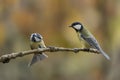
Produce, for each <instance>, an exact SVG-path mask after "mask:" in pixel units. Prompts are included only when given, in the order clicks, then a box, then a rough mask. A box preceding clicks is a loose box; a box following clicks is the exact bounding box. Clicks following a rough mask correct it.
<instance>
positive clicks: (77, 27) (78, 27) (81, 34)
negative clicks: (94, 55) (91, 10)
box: [69, 22, 110, 60]
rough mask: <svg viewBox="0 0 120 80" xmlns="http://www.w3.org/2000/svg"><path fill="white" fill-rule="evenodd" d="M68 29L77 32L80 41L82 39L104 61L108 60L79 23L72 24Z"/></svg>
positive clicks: (95, 41)
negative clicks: (95, 50)
mask: <svg viewBox="0 0 120 80" xmlns="http://www.w3.org/2000/svg"><path fill="white" fill-rule="evenodd" d="M69 27H72V28H73V29H74V30H75V31H76V32H77V34H78V37H79V39H80V40H81V39H83V40H84V41H85V42H87V43H88V44H89V45H90V46H91V47H93V48H95V49H97V50H98V51H99V52H100V53H101V54H102V55H103V56H104V57H105V58H106V59H108V60H110V57H109V56H108V55H107V54H106V53H105V52H104V51H103V50H102V48H101V47H100V45H99V43H98V42H97V40H96V39H95V37H94V36H93V35H92V34H91V33H90V32H89V31H88V30H87V29H86V28H85V27H84V26H83V25H82V24H81V23H80V22H74V23H72V24H71V25H70V26H69Z"/></svg>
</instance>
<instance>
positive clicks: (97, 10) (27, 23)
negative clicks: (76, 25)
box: [0, 0, 120, 80]
mask: <svg viewBox="0 0 120 80" xmlns="http://www.w3.org/2000/svg"><path fill="white" fill-rule="evenodd" d="M75 21H80V22H81V23H83V25H84V26H86V27H87V28H88V29H89V30H90V31H91V32H92V33H93V34H94V36H95V37H96V38H97V40H98V41H99V43H100V45H101V46H102V48H103V50H104V51H105V52H106V53H108V55H110V57H111V60H110V61H107V60H106V59H105V58H104V57H103V56H102V55H96V54H88V53H82V52H81V53H79V54H73V53H63V52H59V53H60V54H59V53H46V54H47V55H48V56H49V57H48V58H47V59H46V60H44V61H42V62H38V63H36V64H35V65H34V66H32V67H31V68H28V67H27V64H28V63H29V61H30V60H31V58H32V55H28V56H24V57H21V58H17V59H15V60H12V61H10V62H9V63H8V64H2V63H0V80H119V79H120V62H119V61H120V50H119V49H120V42H119V40H120V0H0V55H2V54H9V53H11V52H19V51H23V50H29V49H30V47H29V37H30V34H31V33H33V32H37V33H40V34H41V35H42V36H43V37H44V41H45V43H46V45H47V46H62V47H81V44H80V42H79V40H78V38H77V36H76V33H75V31H74V30H73V29H72V28H69V27H68V26H69V25H70V24H71V23H72V22H75Z"/></svg>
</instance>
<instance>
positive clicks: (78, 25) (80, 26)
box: [69, 22, 83, 32]
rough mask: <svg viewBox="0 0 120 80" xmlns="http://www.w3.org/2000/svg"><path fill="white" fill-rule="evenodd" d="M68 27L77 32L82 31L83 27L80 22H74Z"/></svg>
mask: <svg viewBox="0 0 120 80" xmlns="http://www.w3.org/2000/svg"><path fill="white" fill-rule="evenodd" d="M69 27H72V28H74V29H75V30H76V31H77V32H78V31H81V30H82V29H83V25H82V24H81V23H80V22H74V23H72V24H71V26H69Z"/></svg>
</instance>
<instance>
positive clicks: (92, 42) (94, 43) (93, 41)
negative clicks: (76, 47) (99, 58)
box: [81, 35, 110, 60]
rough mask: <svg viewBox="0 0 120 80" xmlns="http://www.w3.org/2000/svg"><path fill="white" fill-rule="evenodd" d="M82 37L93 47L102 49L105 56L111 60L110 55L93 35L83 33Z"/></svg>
mask: <svg viewBox="0 0 120 80" xmlns="http://www.w3.org/2000/svg"><path fill="white" fill-rule="evenodd" d="M81 37H82V38H83V39H84V40H85V41H86V42H87V43H88V44H89V45H90V46H92V47H93V48H95V49H97V50H98V51H100V53H101V54H103V56H105V58H107V59H108V60H110V57H109V56H108V55H107V54H106V53H105V52H104V51H103V50H102V49H101V47H100V45H99V44H98V42H97V40H96V39H95V38H94V37H93V36H90V37H85V36H83V35H81Z"/></svg>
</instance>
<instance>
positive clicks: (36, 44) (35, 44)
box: [28, 33, 48, 66]
mask: <svg viewBox="0 0 120 80" xmlns="http://www.w3.org/2000/svg"><path fill="white" fill-rule="evenodd" d="M30 47H31V49H37V48H46V46H45V44H44V41H43V37H42V36H41V35H40V34H39V33H33V34H31V37H30ZM47 57H48V56H47V55H46V54H44V53H43V52H40V53H39V54H38V53H34V56H33V58H32V60H31V62H30V63H29V64H28V66H31V65H33V64H34V63H36V62H37V61H41V60H43V59H45V58H47Z"/></svg>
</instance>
